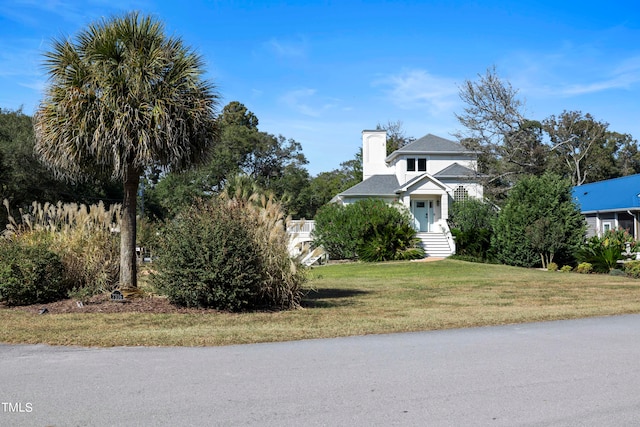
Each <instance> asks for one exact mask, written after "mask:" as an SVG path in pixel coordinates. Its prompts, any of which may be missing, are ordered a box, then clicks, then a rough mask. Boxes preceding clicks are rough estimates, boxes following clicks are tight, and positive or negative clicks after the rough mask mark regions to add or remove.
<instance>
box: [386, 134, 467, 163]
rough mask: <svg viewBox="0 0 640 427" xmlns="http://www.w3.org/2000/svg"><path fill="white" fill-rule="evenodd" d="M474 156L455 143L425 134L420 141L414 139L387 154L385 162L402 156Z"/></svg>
mask: <svg viewBox="0 0 640 427" xmlns="http://www.w3.org/2000/svg"><path fill="white" fill-rule="evenodd" d="M465 153H469V154H475V152H473V151H471V150H468V149H466V148H465V147H464V146H463V145H461V144H458V143H457V142H454V141H451V140H448V139H445V138H441V137H439V136H435V135H432V134H427V135H425V136H423V137H422V138H420V139H416V140H415V141H413V142H412V143H410V144H407V145H405V146H404V147H402V148H399V149H397V150H396V151H394V152H393V153H391V154H389V156H388V157H387V158H386V161H387V162H389V161H391V160H393V159H394V158H395V157H398V156H399V155H402V154H465Z"/></svg>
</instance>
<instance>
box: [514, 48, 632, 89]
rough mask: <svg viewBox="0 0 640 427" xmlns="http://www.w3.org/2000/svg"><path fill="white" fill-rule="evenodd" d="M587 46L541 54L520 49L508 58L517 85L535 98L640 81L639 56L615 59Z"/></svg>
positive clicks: (515, 85)
mask: <svg viewBox="0 0 640 427" xmlns="http://www.w3.org/2000/svg"><path fill="white" fill-rule="evenodd" d="M587 50H588V49H587V48H586V47H585V48H582V49H561V50H560V51H558V52H551V53H547V54H539V53H536V52H524V53H523V52H519V53H518V54H516V55H512V56H510V57H509V58H507V59H505V61H504V63H505V64H507V65H506V68H507V69H508V70H509V76H507V77H506V78H507V79H508V80H510V81H511V83H512V84H513V86H514V88H516V89H520V90H522V92H523V93H527V94H529V95H531V96H535V97H572V96H579V95H587V94H595V93H599V92H605V91H608V90H612V89H630V88H631V87H632V86H633V85H635V84H637V83H639V82H640V56H634V57H630V58H625V59H622V60H618V61H614V60H612V59H611V58H605V57H604V55H603V54H600V53H597V52H593V51H592V50H589V52H590V54H591V55H586V54H584V52H585V51H587Z"/></svg>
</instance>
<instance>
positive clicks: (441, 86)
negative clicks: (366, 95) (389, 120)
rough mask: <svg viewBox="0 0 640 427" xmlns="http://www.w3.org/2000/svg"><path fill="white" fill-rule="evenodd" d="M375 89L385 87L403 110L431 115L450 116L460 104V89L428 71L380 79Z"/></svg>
mask: <svg viewBox="0 0 640 427" xmlns="http://www.w3.org/2000/svg"><path fill="white" fill-rule="evenodd" d="M373 86H385V87H387V89H386V90H385V93H386V95H387V98H388V99H389V100H390V101H391V102H392V103H393V104H394V105H396V106H397V107H399V108H402V109H407V110H408V109H415V108H426V109H427V110H429V112H430V113H431V114H436V115H439V114H443V113H449V112H451V111H452V110H453V108H454V107H455V106H456V105H457V103H458V86H457V85H456V82H455V81H454V80H453V79H451V78H448V77H438V76H434V75H432V74H430V73H429V72H427V71H425V70H408V71H403V72H402V73H400V74H395V75H390V76H387V77H383V78H380V79H377V80H375V81H374V82H373Z"/></svg>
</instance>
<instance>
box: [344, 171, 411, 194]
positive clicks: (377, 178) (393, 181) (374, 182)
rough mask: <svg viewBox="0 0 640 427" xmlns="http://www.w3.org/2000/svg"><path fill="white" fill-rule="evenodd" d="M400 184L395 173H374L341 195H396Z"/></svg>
mask: <svg viewBox="0 0 640 427" xmlns="http://www.w3.org/2000/svg"><path fill="white" fill-rule="evenodd" d="M399 185H400V184H399V183H398V178H396V176H395V175H373V176H371V177H369V178H367V179H365V180H364V181H362V182H360V183H358V184H356V185H354V186H353V187H351V188H349V189H347V190H345V191H343V192H342V193H340V196H371V197H373V196H395V195H396V189H397V188H398V186H399Z"/></svg>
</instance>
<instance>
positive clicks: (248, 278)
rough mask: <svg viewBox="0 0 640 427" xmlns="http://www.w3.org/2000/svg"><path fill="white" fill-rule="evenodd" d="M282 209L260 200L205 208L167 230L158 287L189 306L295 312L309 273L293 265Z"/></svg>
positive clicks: (159, 255)
mask: <svg viewBox="0 0 640 427" xmlns="http://www.w3.org/2000/svg"><path fill="white" fill-rule="evenodd" d="M282 216H283V215H282V209H281V206H280V205H279V204H277V203H275V202H274V201H273V199H268V198H260V197H253V198H252V199H251V200H245V199H236V198H221V199H215V200H212V201H210V202H208V203H204V202H200V203H198V204H196V205H194V206H193V207H190V208H188V209H187V210H186V211H184V212H183V213H182V214H180V215H178V216H177V217H176V218H175V219H174V220H172V221H171V222H168V223H167V224H166V225H165V229H164V233H163V235H162V236H161V238H160V241H159V243H158V247H157V249H156V259H155V262H154V266H155V268H156V272H155V273H154V274H152V276H151V283H152V284H153V285H154V286H155V287H156V288H157V289H158V290H160V291H161V292H164V293H165V294H166V295H167V296H168V298H169V300H170V301H171V302H172V303H174V304H177V305H181V306H187V307H209V308H216V309H220V310H230V311H239V310H246V309H254V308H278V309H283V308H293V307H296V306H298V305H299V302H300V300H301V297H302V290H301V285H302V283H303V282H304V273H303V272H302V271H301V270H299V269H298V267H297V266H296V265H295V264H294V263H293V261H292V260H291V259H290V258H289V255H288V252H287V242H288V237H287V235H286V231H285V229H284V219H283V218H282Z"/></svg>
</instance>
